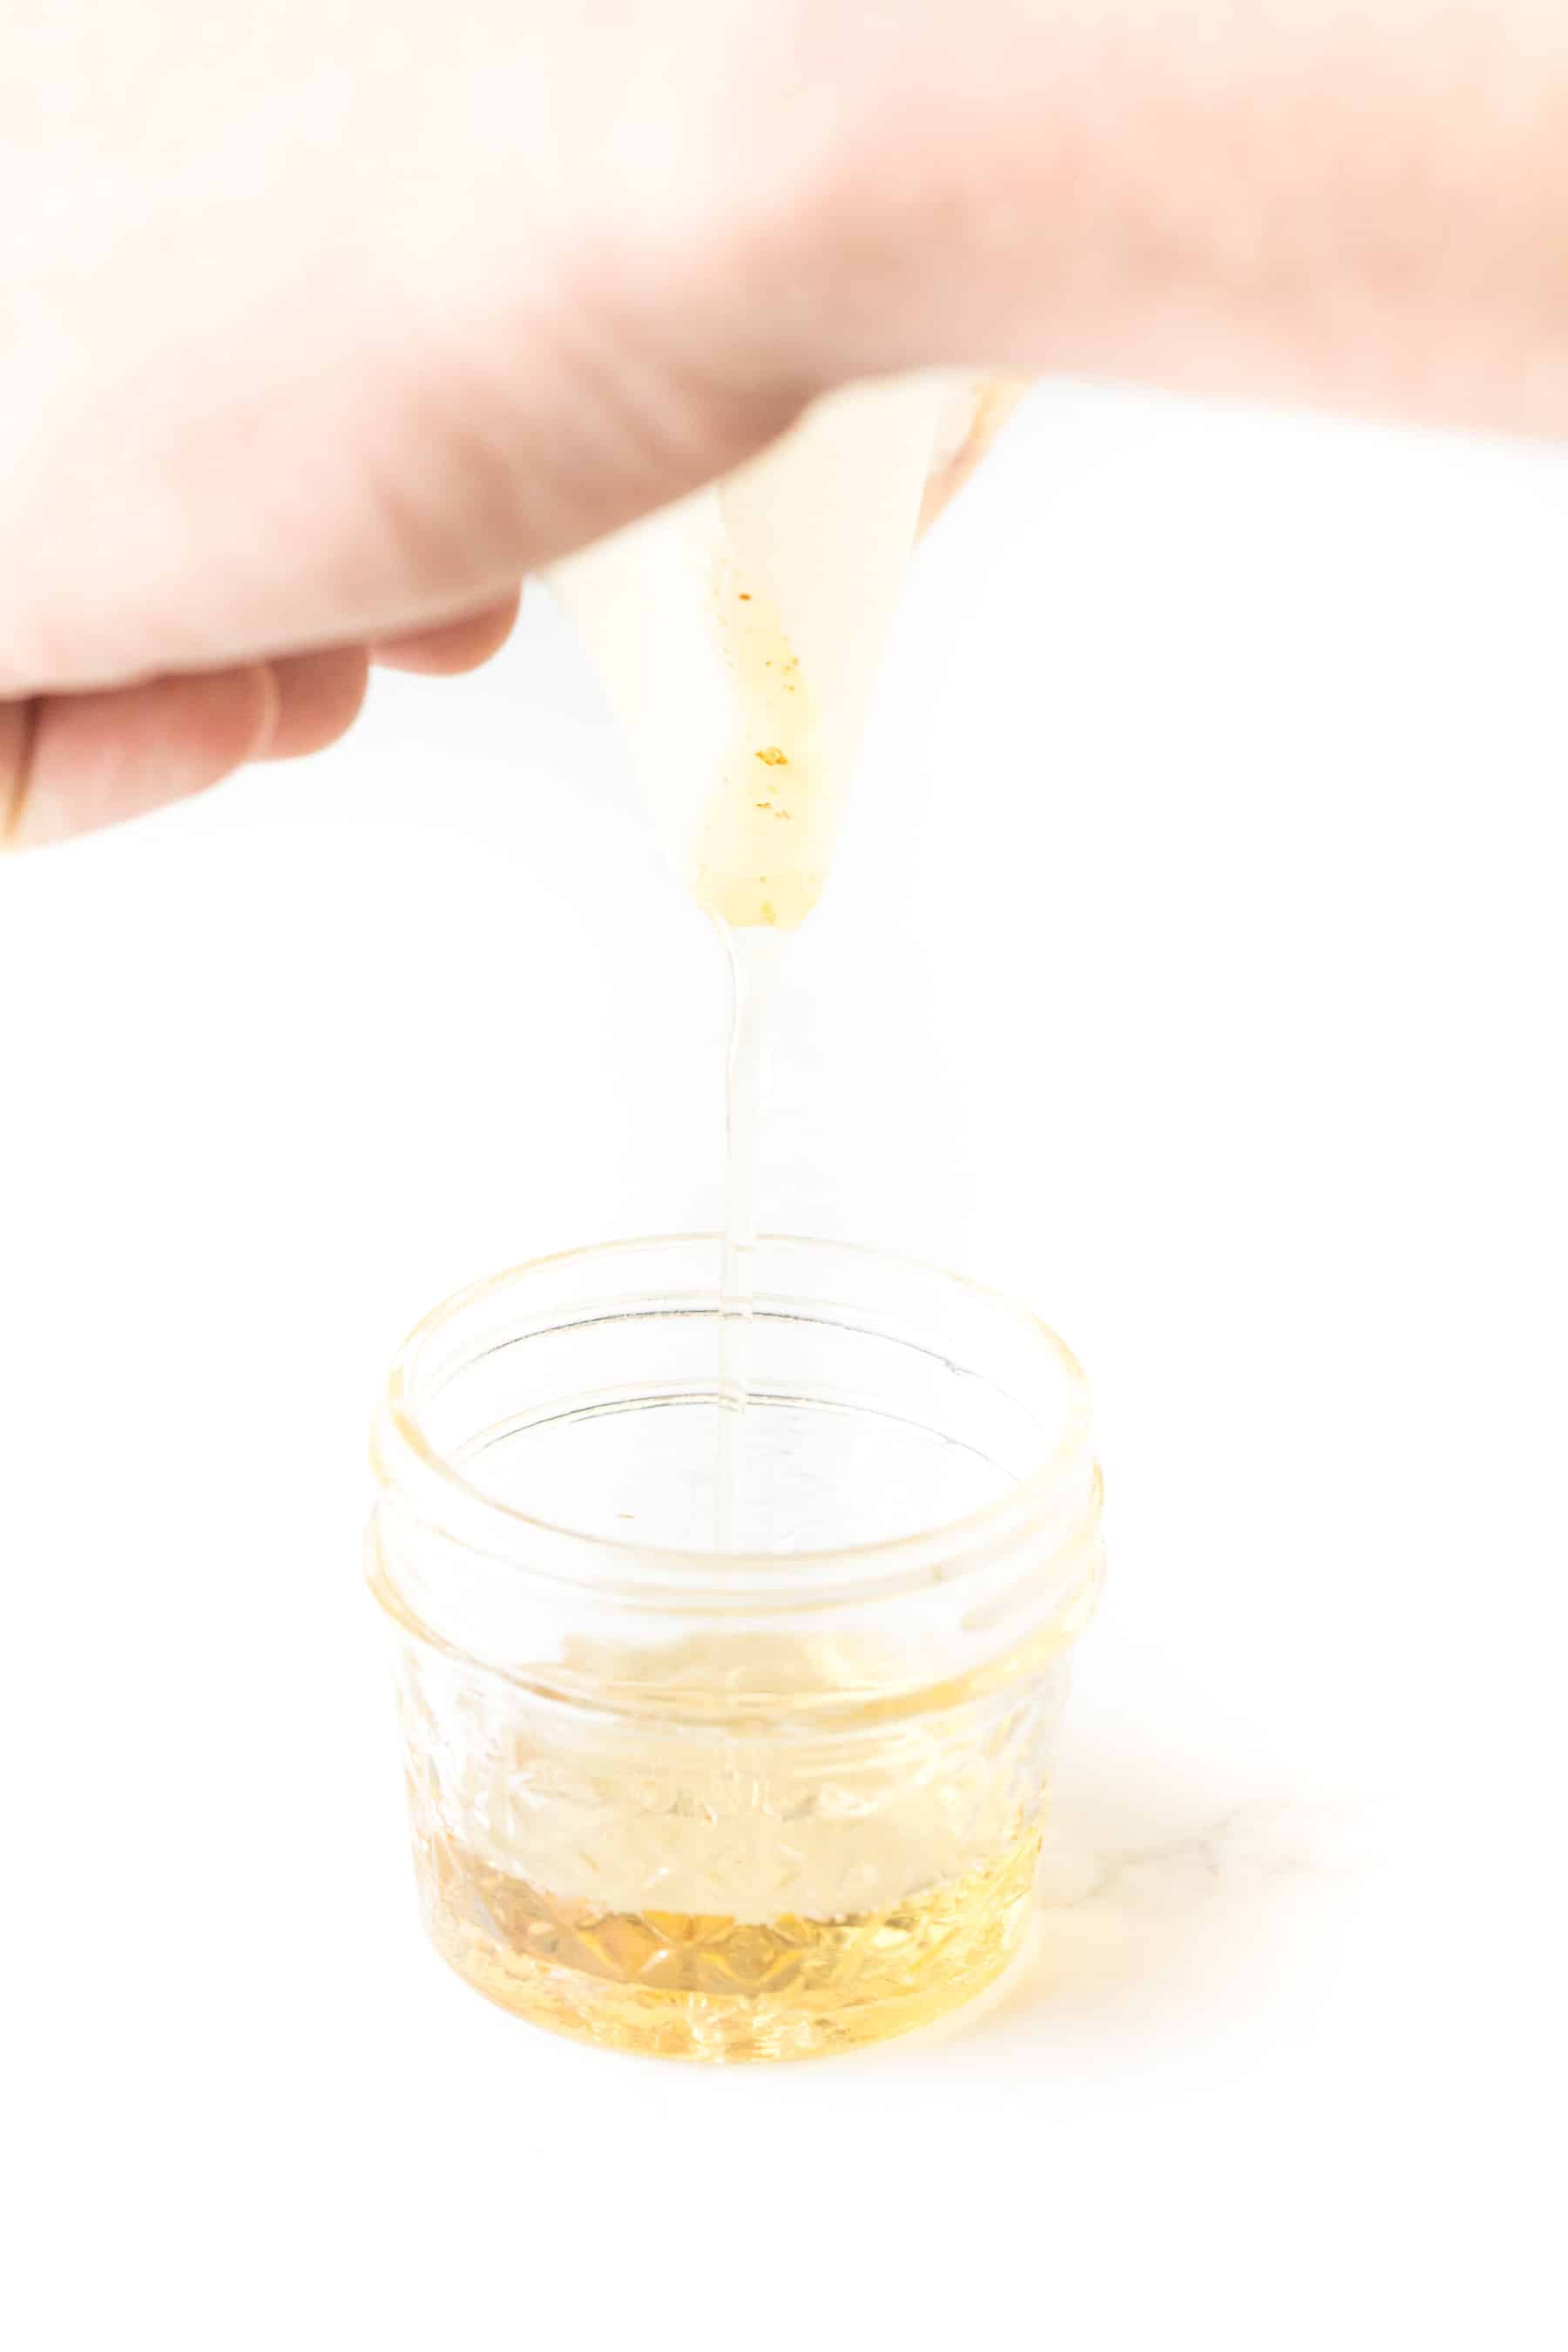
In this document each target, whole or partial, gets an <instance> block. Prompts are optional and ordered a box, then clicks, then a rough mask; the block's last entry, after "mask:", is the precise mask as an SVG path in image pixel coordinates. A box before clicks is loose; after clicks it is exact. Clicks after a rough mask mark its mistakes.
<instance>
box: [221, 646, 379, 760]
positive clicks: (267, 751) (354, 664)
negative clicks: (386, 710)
mask: <svg viewBox="0 0 1568 2352" xmlns="http://www.w3.org/2000/svg"><path fill="white" fill-rule="evenodd" d="M270 667H271V670H272V676H273V681H274V683H275V685H276V687H277V689H278V711H277V716H276V718H275V719H274V720H273V725H272V732H271V733H270V735H268V738H267V740H266V741H265V742H263V743H261V744H259V745H258V747H257V748H256V749H254V750H253V751H251V752H250V753H249V754H248V757H250V758H251V759H253V760H300V759H303V758H304V757H305V755H306V754H307V753H308V752H310V751H325V750H326V748H327V745H328V744H329V743H335V742H336V741H337V740H338V738H339V737H340V736H341V735H346V734H347V733H348V730H349V729H350V728H351V727H352V726H353V723H354V720H355V719H357V718H358V717H359V714H360V709H361V707H362V705H363V701H364V697H365V688H366V686H367V685H368V684H369V681H370V656H369V655H368V654H367V653H366V652H365V650H364V647H363V646H334V647H332V648H331V650H330V651H328V652H326V653H319V654H290V655H289V656H287V657H286V658H285V659H283V660H280V661H275V662H273V663H272V664H271V665H270Z"/></svg>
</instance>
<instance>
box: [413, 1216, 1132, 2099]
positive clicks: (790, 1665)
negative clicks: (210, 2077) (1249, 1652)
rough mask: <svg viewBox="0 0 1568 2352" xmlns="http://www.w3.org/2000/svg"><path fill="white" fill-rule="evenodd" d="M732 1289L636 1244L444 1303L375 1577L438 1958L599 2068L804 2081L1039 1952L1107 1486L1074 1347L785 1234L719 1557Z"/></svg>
mask: <svg viewBox="0 0 1568 2352" xmlns="http://www.w3.org/2000/svg"><path fill="white" fill-rule="evenodd" d="M718 1265H719V1244H718V1243H717V1242H716V1241H711V1240H707V1239H700V1238H696V1239H692V1238H680V1239H675V1240H665V1241H651V1242H629V1243H624V1244H608V1245H606V1246H604V1247H600V1248H596V1249H588V1250H582V1251H576V1252H574V1253H572V1254H571V1255H566V1256H563V1257H557V1258H552V1259H547V1260H543V1261H542V1262H540V1263H539V1264H537V1265H527V1266H521V1267H519V1268H517V1269H515V1270H514V1271H511V1272H510V1273H506V1274H501V1275H498V1276H495V1277H494V1278H493V1279H491V1280H490V1281H488V1282H484V1283H480V1284H479V1285H478V1286H475V1287H474V1288H473V1289H471V1290H468V1291H465V1292H463V1293H461V1294H460V1295H459V1296H458V1297H455V1298H453V1299H451V1300H449V1301H448V1302H447V1304H446V1305H445V1306H442V1307H437V1309H436V1311H435V1312H434V1313H433V1314H432V1315H430V1316H429V1317H427V1318H426V1320H425V1322H423V1323H422V1324H421V1325H420V1326H419V1327H418V1328H417V1329H416V1331H415V1332H414V1333H413V1335H412V1337H411V1338H410V1339H408V1340H407V1342H406V1343H405V1346H404V1348H403V1349H402V1351H401V1353H400V1354H399V1356H398V1358H397V1360H396V1361H395V1365H394V1367H393V1370H392V1373H391V1377H390V1381H389V1383H388V1387H387V1391H386V1394H385V1397H384V1402H383V1403H382V1406H381V1409H380V1412H379V1414H378V1416H377V1420H376V1424H375V1433H374V1462H375V1468H376V1473H377V1477H378V1481H379V1498H378V1501H377V1505H376V1508H375V1512H374V1517H373V1519H372V1522H371V1528H370V1538H369V1572H370V1579H371V1583H372V1586H373V1589H374V1591H375V1594H376V1597H377V1598H378V1600H379V1601H381V1603H382V1605H383V1607H384V1610H385V1611H386V1612H387V1614H388V1616H389V1617H390V1619H391V1621H392V1624H393V1628H394V1632H395V1642H396V1668H397V1685H398V1695H399V1706H400V1710H401V1717H402V1726H403V1737H404V1743H405V1764H406V1770H407V1780H408V1794H409V1803H410V1809H411V1812H412V1817H413V1829H414V1844H415V1854H416V1866H417V1872H418V1878H419V1885H420V1893H421V1898H422V1902H423V1906H424V1913H425V1918H426V1926H427V1927H428V1929H429V1932H430V1935H431V1937H433V1939H434V1941H435V1943H436V1946H437V1949H438V1950H439V1951H440V1952H441V1953H442V1954H443V1956H444V1957H445V1958H447V1960H449V1961H450V1962H451V1964H452V1966H453V1967H454V1968H455V1969H457V1970H458V1972H459V1974H460V1975H462V1976H465V1977H467V1978H468V1980H469V1982H470V1983H471V1984H473V1985H475V1986H477V1987H478V1988H479V1990H480V1991H481V1992H484V1993H487V1994H489V1997H490V1998H491V1999H492V2000H497V2001H500V2002H501V2003H502V2004H503V2005H504V2006H505V2007H507V2008H509V2009H511V2010H515V2011H518V2012H519V2013H520V2014H521V2015H522V2016H524V2017H528V2018H531V2019H533V2020H534V2021H536V2022H537V2023H540V2024H542V2025H549V2026H552V2027H554V2028H556V2029H557V2030H558V2031H561V2032H568V2033H574V2034H577V2035H580V2036H583V2037H585V2038H586V2039H588V2040H590V2041H594V2042H604V2043H608V2044H611V2045H613V2046H615V2047H616V2048H619V2049H626V2050H636V2051H645V2052H656V2053H665V2054H668V2055H671V2056H679V2057H691V2058H707V2059H739V2058H790V2057H801V2056H805V2055H808V2054H810V2053H814V2052H818V2051H826V2050H835V2049H842V2048H846V2047H848V2046H850V2045H852V2044H855V2043H857V2042H871V2041H876V2040H879V2039H880V2038H882V2037H883V2036H884V2035H887V2034H891V2033H899V2032H904V2031H906V2030H907V2029H909V2028H910V2027H911V2026H915V2025H920V2024H923V2023H925V2022H926V2021H928V2020H930V2019H931V2018H934V2017H936V2016H938V2015H940V2014H941V2013H942V2011H946V2010H949V2009H952V2008H953V2007H955V2006H956V2005H957V2004H959V2003H960V2002H962V2001H965V2000H969V1999H970V1998H971V1997H972V1996H973V1994H975V1993H976V1992H978V1991H979V1990H981V1989H982V1988H983V1987H984V1985H986V1984H987V1983H989V1982H990V1981H991V1980H992V1979H994V1977H996V1976H997V1975H998V1974H999V1973H1000V1971H1001V1970H1002V1969H1004V1968H1005V1966H1006V1964H1007V1962H1008V1961H1009V1959H1010V1958H1012V1957H1013V1955H1014V1953H1015V1952H1016V1949H1017V1948H1018V1946H1019V1944H1020V1942H1021V1940H1022V1938H1023V1936H1024V1933H1025V1929H1026V1925H1027V1918H1028V1913H1029V1907H1030V1900H1031V1892H1032V1886H1033V1880H1034V1873H1035V1863H1036V1857H1037V1852H1038V1847H1039V1838H1040V1830H1041V1823H1042V1820H1043V1816H1044V1811H1045V1801H1046V1790H1047V1773H1048V1769H1049V1764H1050V1759H1051V1751H1052V1748H1053V1745H1054V1742H1055V1738H1056V1732H1057V1727H1058V1718H1059V1717H1060V1714H1061V1709H1062V1705H1063V1701H1064V1699H1065V1696H1066V1691H1067V1679H1068V1652H1069V1650H1070V1648H1071V1645H1072V1642H1073V1640H1074V1637H1075V1636H1076V1634H1077V1633H1079V1630H1080V1628H1081V1627H1082V1625H1083V1624H1084V1622H1086V1620H1087V1618H1088V1616H1089V1612H1090V1611H1091V1609H1092V1607H1093V1604H1094V1600H1095V1597H1096V1593H1097V1591H1098V1587H1099V1583H1100V1572H1101V1550H1100V1479H1099V1474H1098V1471H1097V1469H1096V1467H1095V1463H1094V1457H1093V1453H1092V1449H1091V1444H1090V1435H1089V1398H1088V1391H1087V1389H1086V1387H1085V1383H1084V1380H1083V1375H1082V1373H1081V1372H1080V1371H1079V1367H1078V1365H1077V1363H1076V1362H1075V1360H1074V1359H1073V1358H1072V1356H1071V1355H1070V1354H1069V1353H1068V1350H1067V1349H1066V1348H1065V1347H1063V1345H1062V1343H1061V1342H1060V1340H1059V1339H1057V1338H1056V1337H1055V1335H1054V1334H1053V1333H1052V1332H1050V1331H1048V1330H1047V1328H1045V1326H1044V1325H1042V1324H1040V1323H1037V1322H1036V1321H1035V1320H1034V1318H1032V1317H1031V1316H1029V1315H1027V1314H1026V1313H1025V1312H1023V1311H1022V1310H1021V1309H1019V1308H1017V1307H1013V1306H1011V1305H1009V1304H1008V1303H1007V1302H1006V1301H1005V1300H1004V1299H1002V1298H999V1297H995V1296H994V1295H992V1294H991V1293H988V1292H985V1291H982V1290H979V1289H976V1288H975V1287H974V1286H972V1285H970V1284H968V1283H965V1282H963V1281H960V1280H958V1279H957V1278H955V1277H953V1276H948V1275H942V1274H939V1273H935V1272H932V1271H931V1270H929V1269H927V1268H925V1267H923V1266H920V1265H913V1264H910V1263H908V1262H906V1261H903V1260H900V1259H897V1258H892V1257H888V1256H883V1255H880V1254H879V1253H877V1252H874V1251H869V1250H861V1249H856V1248H851V1247H847V1246H845V1245H842V1244H829V1243H824V1242H811V1241H789V1240H775V1239H767V1240H763V1241H762V1242H761V1243H759V1244H758V1246H757V1251H756V1299H755V1307H754V1311H753V1313H752V1318H751V1324H750V1330H749V1334H748V1338H747V1344H746V1369H747V1379H748V1386H749V1402H748V1403H747V1407H746V1411H745V1413H744V1420H743V1427H742V1437H741V1447H740V1461H741V1480H740V1504H739V1518H738V1522H737V1528H738V1543H739V1545H740V1547H741V1548H739V1549H735V1550H732V1551H730V1552H726V1553H719V1552H716V1551H715V1550H714V1549H712V1529H713V1524H714V1519H713V1514H714V1482H715V1461H716V1457H717V1454H718V1452H719V1443H718V1436H719V1416H720V1414H721V1412H726V1411H731V1410H732V1407H726V1406H724V1405H721V1403H720V1402H719V1399H718V1395H717V1393H716V1391H717V1380H716V1374H717V1368H718V1363H719V1337H720V1334H719V1322H720V1318H719V1309H718V1296H717V1291H718V1285H717V1275H718Z"/></svg>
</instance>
